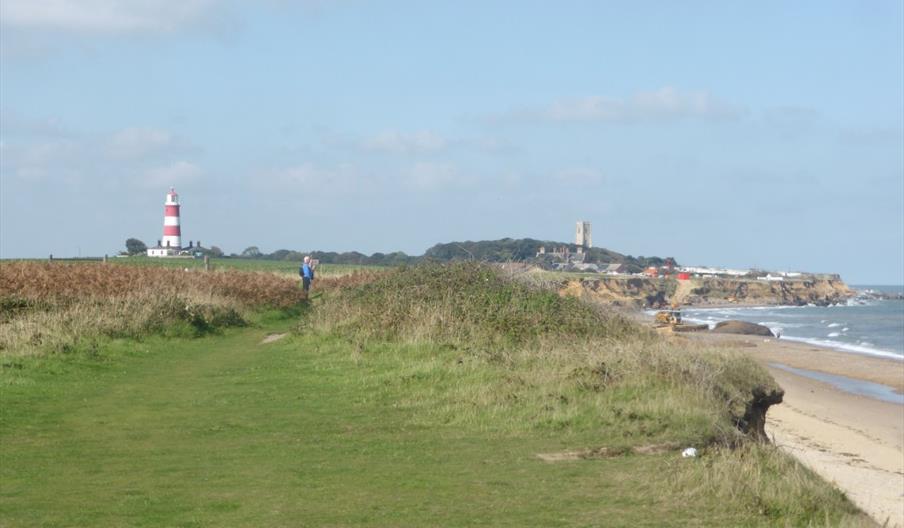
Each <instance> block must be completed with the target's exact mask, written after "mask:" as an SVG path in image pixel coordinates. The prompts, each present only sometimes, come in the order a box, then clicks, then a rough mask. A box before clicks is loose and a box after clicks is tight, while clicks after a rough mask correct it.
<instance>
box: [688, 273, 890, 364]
mask: <svg viewBox="0 0 904 528" xmlns="http://www.w3.org/2000/svg"><path fill="white" fill-rule="evenodd" d="M852 288H854V289H856V290H858V291H860V292H865V293H864V295H860V296H858V297H856V298H854V299H850V300H848V302H846V303H843V304H837V305H834V306H748V307H735V306H732V307H726V308H682V309H681V314H682V317H683V318H684V320H685V321H688V322H694V323H706V324H708V325H710V327H713V326H715V324H716V323H718V322H720V321H728V320H731V319H735V320H741V321H748V322H751V323H758V324H761V325H765V326H768V327H769V328H770V329H772V331H773V333H775V334H776V335H778V336H780V337H781V339H786V340H788V341H800V342H803V343H808V344H811V345H815V346H820V347H827V348H831V349H835V350H839V351H843V352H851V353H855V354H867V355H871V356H880V357H886V358H892V359H898V360H902V361H904V300H901V299H894V300H880V299H875V298H872V297H871V296H870V295H869V294H868V292H870V291H872V292H884V293H892V294H893V293H899V294H900V293H902V292H904V286H881V285H862V286H852Z"/></svg>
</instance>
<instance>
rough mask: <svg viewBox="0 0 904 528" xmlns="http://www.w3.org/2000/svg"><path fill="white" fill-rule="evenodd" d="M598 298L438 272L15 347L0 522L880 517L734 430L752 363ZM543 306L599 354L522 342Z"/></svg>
mask: <svg viewBox="0 0 904 528" xmlns="http://www.w3.org/2000/svg"><path fill="white" fill-rule="evenodd" d="M472 279H473V280H472ZM477 279H479V280H477ZM467 280H471V282H473V284H470V285H469V284H466V283H464V282H463V281H467ZM475 296H478V297H479V299H481V300H480V302H482V303H484V304H485V306H483V307H482V308H481V310H483V311H480V312H473V313H472V315H471V319H468V318H467V317H464V318H462V319H461V320H460V321H459V322H458V323H456V324H455V325H452V326H451V327H447V326H448V321H446V322H444V320H443V319H442V318H443V317H446V316H447V315H452V314H455V313H456V312H457V311H460V310H469V309H471V308H473V307H475V306H476V305H475V304H473V303H475V302H477V301H476V298H475ZM551 310H552V311H551ZM553 311H554V312H555V314H554V312H553ZM595 313H596V312H595V311H594V309H592V308H590V307H587V306H586V305H583V304H579V303H578V302H577V301H575V300H572V299H560V298H558V296H556V295H555V294H552V295H550V294H548V293H542V292H540V293H538V292H532V291H531V290H529V289H524V288H523V287H521V286H518V285H512V284H510V283H508V282H506V281H498V282H494V280H493V278H492V272H491V270H487V269H478V270H477V271H476V272H475V271H474V270H473V269H472V268H469V267H467V266H458V267H449V268H426V269H423V270H413V271H412V270H409V271H406V272H403V273H397V274H394V275H380V276H379V277H378V278H377V280H375V281H373V282H370V283H365V284H364V285H363V286H362V285H352V286H349V287H347V289H345V290H339V291H334V290H326V291H324V292H322V294H318V295H316V296H315V297H314V299H313V301H312V303H310V304H305V305H303V306H301V307H300V308H294V309H290V310H287V311H272V310H271V311H268V312H257V313H256V314H255V315H254V316H253V317H251V318H250V319H249V320H248V321H247V325H246V326H243V327H237V328H223V329H219V330H216V331H215V332H213V333H206V334H204V336H203V337H196V338H191V337H169V338H165V337H161V336H155V335H150V336H145V337H142V338H140V339H115V338H103V339H98V340H96V341H93V342H92V344H91V345H90V346H85V347H83V348H79V349H75V350H73V351H71V352H69V353H66V354H43V355H41V354H36V355H22V356H11V355H0V365H2V368H0V403H2V405H0V526H4V527H5V526H255V527H256V526H380V527H382V526H719V527H722V526H825V525H829V526H835V525H840V526H861V525H862V526H867V525H869V522H868V520H866V519H865V518H864V517H863V516H862V514H860V513H859V512H858V511H857V510H856V509H855V508H854V507H853V506H852V505H851V504H850V503H849V502H848V501H847V500H846V499H845V498H844V496H843V495H842V494H841V493H840V492H839V491H837V490H835V489H834V488H832V487H831V486H829V485H828V484H827V483H825V482H823V481H821V480H820V479H818V478H817V477H815V476H814V475H813V474H812V473H810V472H809V471H806V470H805V469H803V468H802V467H800V466H799V465H798V464H797V463H795V462H794V461H793V460H792V459H790V458H789V457H787V456H786V455H783V454H781V453H780V452H778V451H777V450H776V449H774V448H773V447H771V446H768V445H760V444H756V443H753V442H741V443H740V444H739V445H738V446H736V447H735V448H733V449H731V448H728V447H725V445H724V444H722V443H720V441H719V438H735V439H737V433H736V432H733V431H728V430H726V427H728V428H731V423H730V420H729V418H728V416H729V414H728V404H727V403H726V402H724V401H723V398H726V397H727V398H730V399H733V398H735V397H736V396H737V394H741V393H737V394H736V393H735V392H732V391H739V390H740V391H744V390H747V389H746V388H745V387H747V386H748V384H749V383H750V381H751V378H754V379H755V378H757V376H758V375H759V374H758V373H757V372H752V371H751V372H748V371H746V370H744V369H745V368H746V367H745V365H749V362H745V361H744V360H743V359H739V357H738V356H735V355H732V354H729V353H727V352H726V353H724V354H722V353H719V352H709V351H695V350H672V349H669V348H667V347H666V348H663V346H662V345H661V344H659V343H658V342H657V341H655V340H651V338H649V337H645V335H646V334H645V333H644V332H642V331H640V330H637V329H635V328H632V327H630V326H625V325H627V323H626V322H625V321H623V320H621V319H620V318H618V317H615V318H611V319H605V318H602V319H600V318H597V319H594V317H603V316H602V315H599V314H597V315H594V314H595ZM375 314H384V315H385V317H384V318H382V319H378V318H376V317H375ZM491 314H495V315H493V316H490V315H491ZM538 315H540V316H544V317H547V318H551V317H555V318H557V319H555V320H556V321H559V323H561V324H562V325H566V326H567V328H569V332H571V333H573V334H574V335H580V336H585V338H586V339H594V340H596V341H594V345H593V348H592V349H591V348H581V347H580V346H578V345H577V344H576V343H577V341H575V342H570V343H568V344H566V345H565V346H564V347H563V346H562V345H561V344H557V345H555V346H554V347H552V348H549V345H548V344H544V343H545V341H543V334H536V339H535V338H532V337H530V336H531V335H535V334H528V335H522V334H524V332H523V330H522V329H523V328H524V326H523V325H524V324H526V323H530V322H531V321H532V320H533V319H532V318H533V317H535V316H538ZM412 320H413V323H416V324H402V323H403V322H406V323H412ZM559 323H557V324H559ZM436 325H439V326H436ZM599 325H604V326H603V327H599ZM355 327H357V328H355ZM431 328H432V332H433V333H430V332H428V331H427V330H429V329H431ZM387 329H390V330H392V331H391V332H390V331H388V330H387ZM378 330H380V331H379V332H378ZM548 332H551V333H552V334H554V335H558V336H559V337H557V338H556V341H557V342H558V340H559V339H561V338H562V336H563V335H564V334H561V333H560V334H555V329H552V330H549V331H548ZM283 333H284V334H286V335H285V337H283V338H282V339H280V340H277V341H274V342H271V343H264V342H263V341H264V338H265V337H266V336H268V335H272V334H283ZM496 333H498V334H500V335H503V336H506V335H508V336H509V337H508V338H506V339H502V340H498V339H496V338H494V337H493V335H494V334H496ZM607 347H609V348H607ZM676 353H677V354H681V355H685V356H686V360H687V361H678V362H676V356H674V354H676ZM587 364H590V365H597V366H598V367H599V368H597V369H595V370H590V369H587V368H585V367H582V365H587ZM676 366H677V367H680V368H679V369H678V370H676ZM689 380H696V381H693V382H691V381H689ZM663 443H665V444H669V447H668V448H666V449H664V450H663V451H656V452H655V453H654V454H635V453H634V452H633V451H632V450H631V448H632V447H643V446H649V445H651V444H663ZM687 445H694V446H696V447H699V448H700V449H701V456H700V457H698V458H691V459H684V458H682V457H681V456H680V454H679V452H680V448H681V447H685V446H687ZM603 447H606V448H611V450H612V454H613V455H614V456H607V457H604V458H592V459H578V460H565V461H559V462H547V461H544V460H542V459H540V458H539V457H538V456H537V455H538V454H549V453H562V452H566V451H572V450H581V449H598V448H603Z"/></svg>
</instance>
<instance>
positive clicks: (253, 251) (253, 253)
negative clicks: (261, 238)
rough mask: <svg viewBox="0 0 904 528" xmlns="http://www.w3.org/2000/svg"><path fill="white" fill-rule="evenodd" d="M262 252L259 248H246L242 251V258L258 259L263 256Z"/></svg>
mask: <svg viewBox="0 0 904 528" xmlns="http://www.w3.org/2000/svg"><path fill="white" fill-rule="evenodd" d="M262 254H263V253H261V250H260V249H258V247H257V246H250V247H246V248H245V251H242V257H245V258H258V257H260V256H261V255H262Z"/></svg>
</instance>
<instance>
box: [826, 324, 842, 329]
mask: <svg viewBox="0 0 904 528" xmlns="http://www.w3.org/2000/svg"><path fill="white" fill-rule="evenodd" d="M839 326H841V323H829V324H828V325H827V326H826V328H838V327H839Z"/></svg>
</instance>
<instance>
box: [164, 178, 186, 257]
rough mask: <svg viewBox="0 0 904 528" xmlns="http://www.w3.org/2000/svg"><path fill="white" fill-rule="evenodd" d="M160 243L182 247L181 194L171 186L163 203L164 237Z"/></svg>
mask: <svg viewBox="0 0 904 528" xmlns="http://www.w3.org/2000/svg"><path fill="white" fill-rule="evenodd" d="M160 245H161V246H163V247H165V248H170V249H181V248H182V230H181V229H180V227H179V195H178V194H176V189H174V188H172V187H170V191H169V192H168V193H166V202H164V204H163V239H162V241H161V242H160Z"/></svg>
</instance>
